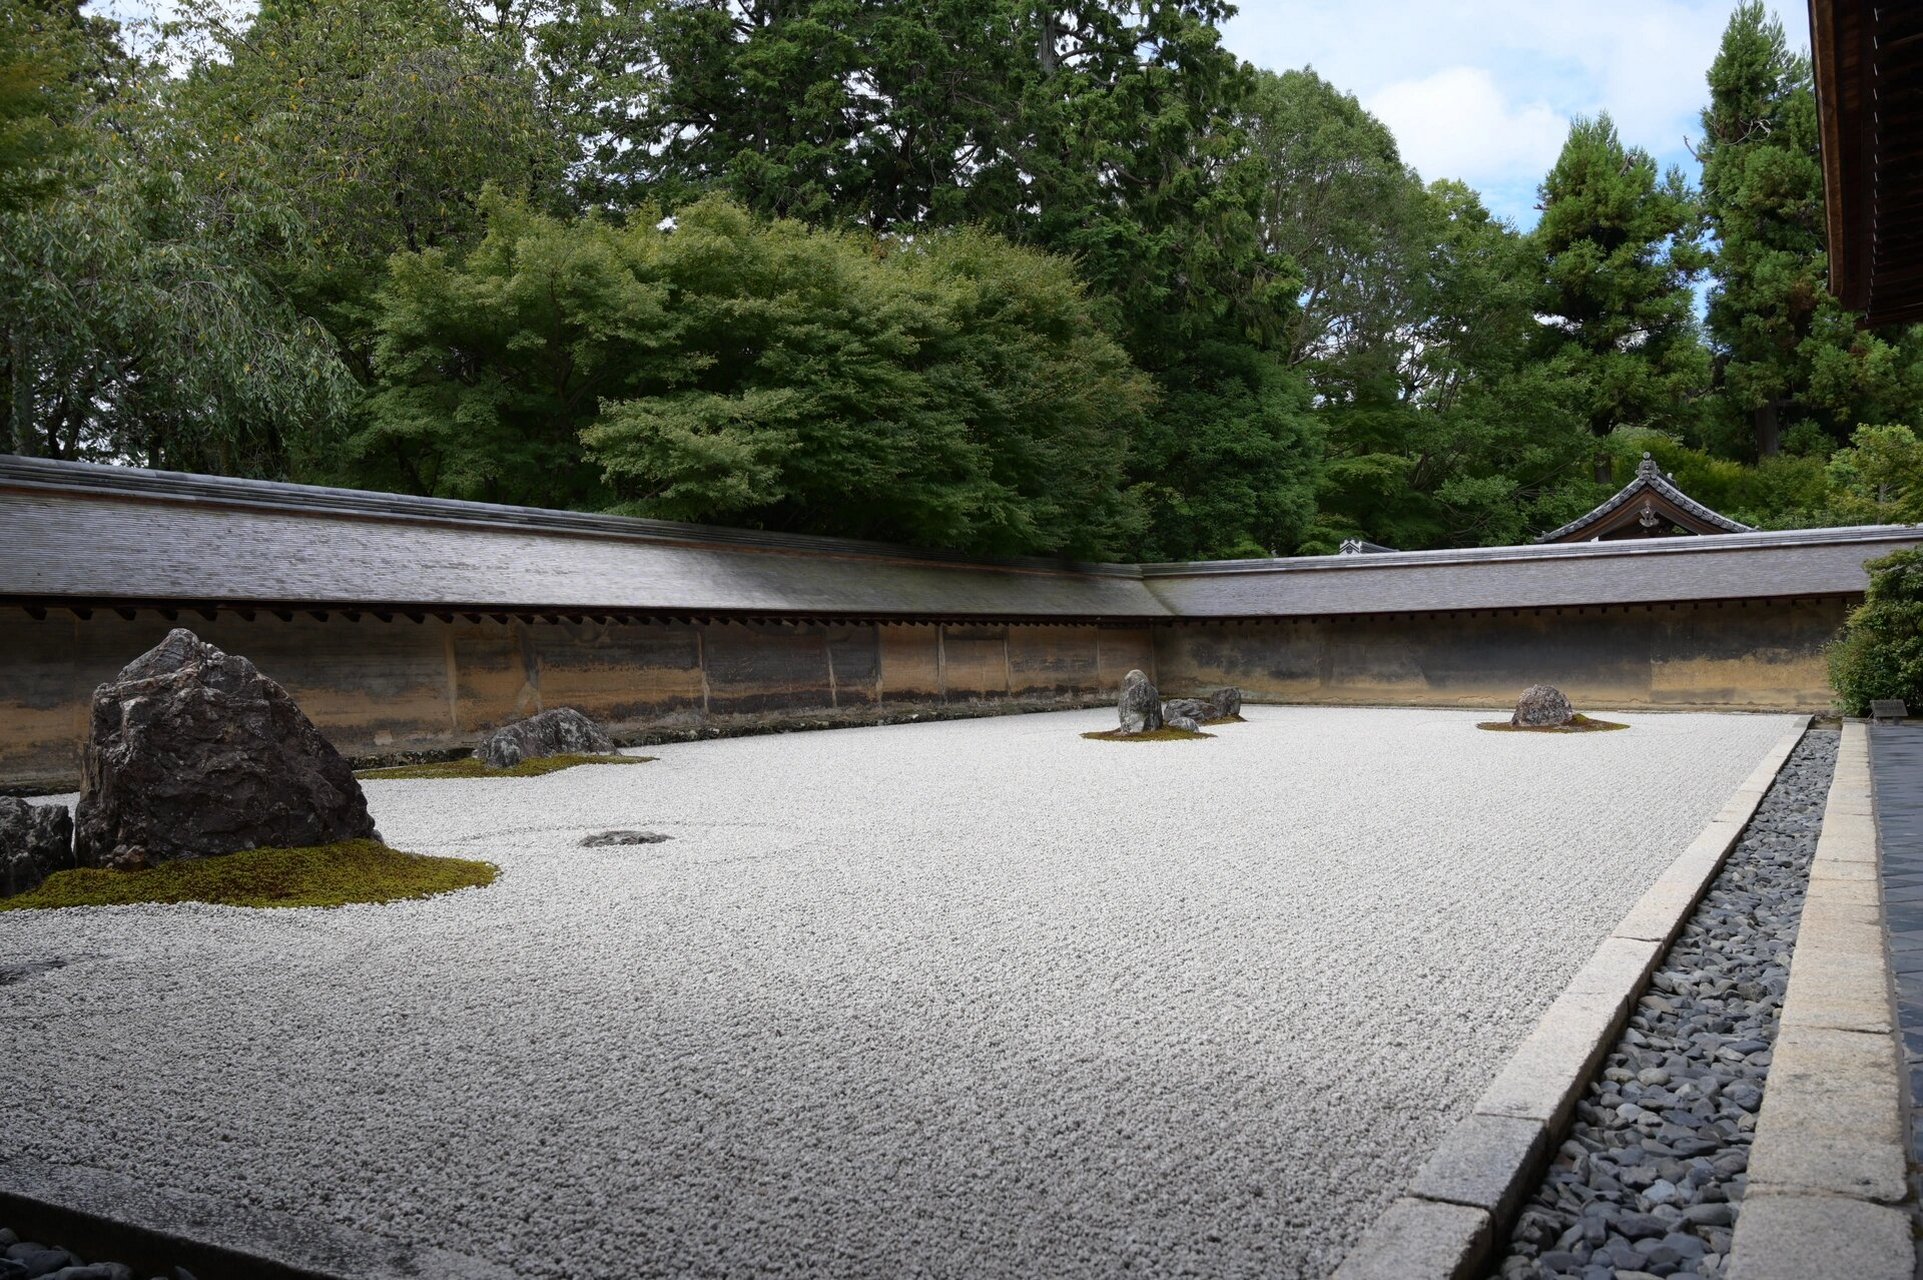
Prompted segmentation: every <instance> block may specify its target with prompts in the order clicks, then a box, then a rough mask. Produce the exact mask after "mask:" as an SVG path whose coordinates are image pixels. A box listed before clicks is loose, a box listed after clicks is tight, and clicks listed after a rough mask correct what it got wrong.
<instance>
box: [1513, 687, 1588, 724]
mask: <svg viewBox="0 0 1923 1280" xmlns="http://www.w3.org/2000/svg"><path fill="white" fill-rule="evenodd" d="M1575 718H1576V709H1575V708H1574V707H1572V706H1570V705H1569V699H1567V698H1565V697H1563V696H1562V690H1560V689H1558V688H1556V687H1555V686H1554V685H1547V684H1532V685H1530V686H1529V687H1528V688H1527V689H1525V690H1523V692H1522V697H1520V698H1518V699H1516V714H1515V715H1513V716H1511V717H1510V718H1509V723H1510V724H1512V725H1514V726H1516V727H1517V728H1518V729H1553V728H1556V727H1557V726H1558V725H1565V724H1568V723H1569V722H1570V721H1571V720H1573V719H1575Z"/></svg>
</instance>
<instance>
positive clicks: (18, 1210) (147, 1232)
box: [0, 1152, 512, 1280]
mask: <svg viewBox="0 0 1923 1280" xmlns="http://www.w3.org/2000/svg"><path fill="white" fill-rule="evenodd" d="M0 1224H3V1225H5V1226H8V1227H11V1228H13V1229H14V1230H15V1231H16V1232H18V1233H19V1234H20V1235H21V1236H22V1237H24V1238H29V1239H33V1238H38V1239H43V1240H51V1241H56V1242H58V1244H59V1245H60V1247H61V1248H64V1249H68V1250H71V1251H73V1252H74V1253H77V1254H79V1255H80V1256H81V1257H84V1258H110V1259H113V1260H115V1261H118V1262H124V1263H126V1264H128V1265H130V1266H132V1267H134V1268H135V1269H136V1272H137V1274H139V1275H171V1274H172V1273H173V1268H174V1267H175V1266H184V1267H186V1268H187V1269H188V1270H190V1271H192V1272H193V1274H194V1275H195V1276H196V1277H198V1280H508V1278H509V1277H510V1276H511V1274H512V1273H511V1272H509V1271H508V1270H507V1269H506V1268H504V1267H500V1266H497V1265H495V1264H494V1263H491V1262H487V1261H484V1260H482V1259H480V1258H474V1257H470V1256H468V1255H466V1254H459V1253H451V1252H449V1251H447V1250H444V1249H423V1248H415V1247H411V1246H408V1245H405V1244H402V1243H400V1242H398V1241H394V1240H389V1239H387V1238H385V1237H382V1236H376V1235H370V1234H368V1233H366V1232H362V1231H355V1230H353V1229H351V1228H348V1227H340V1226H334V1225H331V1224H328V1223H322V1222H316V1221H314V1220H312V1219H307V1218H299V1217H295V1216H293V1215H290V1214H283V1213H276V1212H274V1211H271V1210H267V1209H259V1208H254V1207H252V1206H248V1205H241V1204H235V1203H233V1202H231V1201H228V1200H222V1199H217V1198H215V1197H213V1196H204V1195H196V1194H193V1193H191V1192H181V1191H173V1190H168V1189H163V1188H157V1187H154V1186H151V1185H148V1184H144V1183H138V1182H135V1181H133V1180H131V1179H127V1178H123V1177H121V1176H119V1175H117V1174H112V1173H108V1172H107V1171H105V1170H102V1169H95V1168H91V1167H88V1166H84V1165H60V1164H52V1163H49V1162H47V1161H44V1160H39V1159H36V1158H34V1157H32V1156H28V1155H25V1154H22V1153H18V1152H8V1153H5V1154H0ZM216 1238H218V1239H219V1240H220V1241H221V1243H215V1242H214V1241H215V1239H216Z"/></svg>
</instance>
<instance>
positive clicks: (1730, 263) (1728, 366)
mask: <svg viewBox="0 0 1923 1280" xmlns="http://www.w3.org/2000/svg"><path fill="white" fill-rule="evenodd" d="M1709 88H1710V100H1709V105H1708V106H1707V107H1706V108H1705V109H1704V111H1703V141H1702V143H1701V145H1700V146H1699V148H1698V155H1699V157H1700V158H1701V160H1702V164H1703V190H1702V199H1703V209H1704V213H1705V216H1706V217H1707V219H1708V221H1709V225H1710V229H1711V231H1712V232H1713V233H1714V235H1715V238H1716V245H1717V250H1716V255H1715V260H1714V266H1713V268H1712V280H1713V284H1712V287H1711V290H1710V294H1709V306H1708V329H1709V336H1710V338H1711V340H1712V342H1713V344H1714V346H1715V348H1716V351H1717V364H1718V368H1719V374H1720V382H1721V389H1722V393H1723V394H1722V395H1721V396H1720V397H1718V398H1717V399H1716V401H1715V402H1714V403H1715V406H1716V408H1717V410H1718V413H1717V414H1716V420H1715V421H1714V423H1713V424H1712V425H1713V427H1721V428H1722V431H1721V433H1720V443H1722V444H1723V445H1724V446H1725V447H1726V448H1729V449H1731V450H1732V451H1735V452H1739V453H1751V452H1753V455H1754V456H1759V457H1769V456H1771V455H1773V454H1775V453H1777V452H1778V451H1779V450H1781V449H1783V448H1785V447H1786V446H1787V447H1788V448H1790V449H1791V451H1792V452H1797V453H1807V452H1813V451H1823V450H1827V449H1831V448H1834V447H1836V445H1837V444H1838V443H1840V442H1841V441H1842V440H1843V439H1845V438H1847V437H1848V435H1849V433H1850V429H1851V427H1852V426H1853V425H1854V424H1855V423H1858V422H1864V421H1876V420H1877V419H1878V418H1879V417H1880V416H1882V415H1884V414H1886V413H1889V412H1892V411H1900V410H1901V409H1902V408H1908V409H1910V410H1912V411H1913V410H1914V408H1915V406H1916V404H1917V403H1918V399H1919V397H1918V390H1919V388H1918V385H1917V383H1916V381H1915V378H1916V366H1917V364H1918V352H1917V350H1916V345H1915V339H1914V336H1913V335H1905V334H1896V335H1891V336H1890V337H1887V338H1886V337H1883V336H1879V335H1875V334H1863V333H1859V332H1858V331H1857V328H1856V318H1855V317H1854V316H1852V315H1850V314H1849V313H1847V312H1845V311H1844V310H1843V308H1842V306H1841V305H1840V304H1839V303H1838V302H1837V301H1836V299H1835V297H1834V296H1833V295H1831V293H1830V292H1829V289H1828V287H1827V278H1826V271H1827V266H1828V263H1827V258H1826V256H1825V253H1824V247H1823V233H1824V213H1823V171H1822V164H1821V158H1820V157H1819V155H1818V154H1817V125H1816V94H1815V90H1814V87H1813V85H1812V83H1811V79H1810V68H1809V61H1808V59H1807V58H1805V57H1802V56H1800V55H1795V54H1792V53H1790V52H1789V48H1788V44H1787V41H1786V40H1785V38H1784V35H1783V27H1782V23H1781V22H1779V21H1778V20H1777V19H1776V18H1774V17H1772V16H1770V15H1769V13H1768V11H1767V10H1766V9H1765V8H1764V7H1763V5H1762V4H1761V3H1760V0H1751V2H1750V3H1745V4H1742V5H1739V6H1738V7H1737V9H1736V12H1735V14H1734V15H1733V16H1732V17H1731V18H1730V22H1729V27H1728V29H1727V31H1726V32H1725V33H1724V36H1723V45H1722V49H1721V51H1720V52H1719V53H1718V54H1717V57H1716V61H1715V62H1714V63H1713V64H1712V65H1711V67H1710V70H1709ZM1891 338H1893V339H1894V345H1893V344H1892V341H1891ZM1712 434H1714V432H1712Z"/></svg>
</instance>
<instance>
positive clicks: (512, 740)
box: [474, 707, 617, 769]
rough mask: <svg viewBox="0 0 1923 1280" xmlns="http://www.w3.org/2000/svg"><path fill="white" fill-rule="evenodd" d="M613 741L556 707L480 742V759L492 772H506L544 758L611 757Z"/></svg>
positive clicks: (574, 713)
mask: <svg viewBox="0 0 1923 1280" xmlns="http://www.w3.org/2000/svg"><path fill="white" fill-rule="evenodd" d="M616 753H617V749H616V747H615V745H614V739H613V738H610V737H608V735H607V734H606V732H604V731H603V730H602V728H601V726H600V725H598V724H596V723H594V721H592V720H590V719H588V718H587V717H586V716H584V715H582V714H581V713H580V712H579V711H576V710H575V709H574V708H573V707H556V708H554V709H553V710H552V711H543V712H541V713H540V714H539V715H533V716H529V717H528V718H527V719H525V720H517V721H516V722H515V723H513V724H510V725H504V726H502V727H501V728H499V729H496V730H495V731H494V732H493V733H490V734H489V735H488V736H487V737H486V738H483V739H482V740H481V745H480V746H478V747H476V748H475V749H474V754H475V756H476V757H477V758H479V759H481V760H485V761H486V762H487V765H488V767H489V768H491V769H507V768H511V767H513V766H514V765H517V764H519V763H521V761H523V760H538V759H540V758H541V757H543V756H611V755H615V754H616Z"/></svg>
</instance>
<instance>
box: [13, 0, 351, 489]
mask: <svg viewBox="0 0 1923 1280" xmlns="http://www.w3.org/2000/svg"><path fill="white" fill-rule="evenodd" d="M40 36H41V38H42V40H43V42H44V43H43V48H44V49H46V51H47V53H46V56H47V57H48V58H49V59H50V60H52V61H53V62H55V63H57V64H58V65H64V66H66V67H68V68H70V69H72V71H71V78H70V79H69V81H68V83H69V84H70V86H72V87H73V88H74V92H71V93H69V94H67V95H65V96H64V97H63V98H56V99H54V100H55V101H57V102H59V103H60V104H61V105H60V107H59V108H58V110H59V111H60V112H61V114H59V115H56V117H55V120H54V123H55V124H56V125H57V126H58V127H59V128H61V129H62V130H63V131H64V133H65V135H66V136H65V139H64V143H63V147H62V150H61V154H59V155H58V156H57V157H43V158H42V163H43V165H45V166H47V167H48V169H49V170H50V179H51V180H49V181H47V182H46V183H44V184H43V187H42V191H41V195H40V198H39V199H38V200H37V201H35V202H34V203H32V204H31V205H29V206H27V207H25V208H14V209H11V210H7V211H4V212H0V335H3V337H4V346H3V347H0V361H3V362H4V370H3V376H0V401H4V405H3V407H4V413H5V422H6V424H7V433H6V434H7V446H8V447H10V448H11V449H12V450H14V451H17V452H20V453H27V454H39V455H44V456H48V457H56V458H93V459H100V460H106V461H140V462H144V463H145V464H147V465H149V466H164V467H175V468H180V469H183V470H189V471H216V472H223V473H227V474H246V475H263V476H275V477H279V476H285V475H287V474H289V473H290V472H293V471H298V470H299V469H300V468H301V466H302V465H304V463H305V462H307V461H310V460H311V459H312V458H314V457H315V456H316V455H318V454H319V453H320V452H322V451H324V449H325V448H326V447H327V442H328V441H329V439H330V438H331V436H332V433H333V432H334V431H336V430H337V429H338V427H339V425H340V423H341V422H342V420H343V417H344V414H345V412H346V409H347V406H348V404H349V402H350V399H351V396H352V384H351V383H350V382H349V381H348V380H347V378H346V377H345V374H344V371H343V370H342V368H341V367H340V365H339V362H338V361H337V360H336V359H335V357H334V356H333V354H332V351H331V346H330V344H329V343H328V341H327V339H326V335H325V334H324V333H322V332H320V331H319V330H318V329H317V328H315V327H314V326H313V325H311V324H309V323H306V322H303V321H302V320H301V318H300V317H299V316H298V315H296V314H295V313H294V312H293V311H292V309H291V308H289V307H288V306H287V305H286V303H285V302H284V301H283V300H282V299H281V298H280V297H278V296H277V295H276V294H275V292H274V291H273V290H272V289H271V288H269V287H268V286H267V285H266V284H265V283H264V282H262V281H261V280H260V279H259V278H258V277H256V276H255V275H254V274H252V273H251V272H250V271H249V270H248V267H247V265H246V263H245V259H244V255H243V254H242V252H241V251H240V248H241V246H239V245H238V244H237V242H236V239H235V237H234V236H233V234H232V233H231V229H230V226H229V224H227V223H226V222H225V221H224V220H223V218H222V217H221V207H220V204H219V202H218V201H216V200H212V199H210V198H209V197H208V195H207V193H206V192H204V191H202V190H200V189H198V188H196V187H195V186H193V185H192V184H191V183H188V182H186V181H184V180H183V179H182V178H181V177H180V176H179V175H180V170H181V165H180V155H179V151H178V147H177V143H178V138H177V136H176V135H175V134H174V133H173V132H172V131H171V129H170V127H169V125H170V121H169V117H168V114H167V111H166V109H165V108H166V101H165V95H164V91H163V90H162V89H161V88H157V87H156V84H157V79H158V77H157V76H156V74H155V72H154V70H153V69H152V68H148V67H143V66H141V65H140V64H139V63H138V62H137V61H136V60H135V59H133V58H132V57H130V56H129V55H128V54H127V52H126V51H125V50H124V49H123V48H122V47H121V46H120V43H119V40H118V36H117V34H116V30H115V28H114V27H113V25H112V24H110V23H102V22H99V21H95V20H85V19H81V18H79V17H78V16H77V15H76V14H74V13H72V12H70V11H64V10H62V11H48V12H47V13H45V14H44V15H43V25H42V27H41V28H40Z"/></svg>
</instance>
